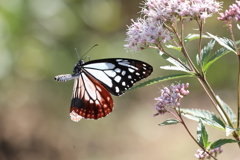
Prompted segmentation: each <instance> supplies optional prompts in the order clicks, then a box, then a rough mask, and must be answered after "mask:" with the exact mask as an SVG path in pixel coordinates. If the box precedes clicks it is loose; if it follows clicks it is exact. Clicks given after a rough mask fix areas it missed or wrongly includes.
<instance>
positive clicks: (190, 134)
mask: <svg viewBox="0 0 240 160" xmlns="http://www.w3.org/2000/svg"><path fill="white" fill-rule="evenodd" d="M178 115H179V118H180V119H181V123H182V125H183V126H184V128H185V129H186V131H187V132H188V134H189V136H190V137H191V138H192V139H193V141H195V143H197V145H198V146H199V147H200V148H201V149H202V150H203V151H204V152H206V153H207V154H208V155H209V156H211V157H212V158H213V159H215V160H217V159H216V158H215V157H214V156H213V155H211V154H210V153H209V152H208V151H207V150H206V149H205V148H204V147H203V146H201V145H200V144H199V143H198V141H197V140H196V139H195V138H194V137H193V135H192V133H191V132H190V131H189V129H188V127H187V126H186V124H185V122H184V120H183V118H182V115H181V112H180V109H179V113H178Z"/></svg>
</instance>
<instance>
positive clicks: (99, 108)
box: [54, 58, 153, 122]
mask: <svg viewBox="0 0 240 160" xmlns="http://www.w3.org/2000/svg"><path fill="white" fill-rule="evenodd" d="M152 71H153V67H152V66H151V65H149V64H147V63H145V62H142V61H139V60H135V59H126V58H109V59H98V60H92V61H88V62H86V63H84V61H83V60H79V62H78V63H77V64H76V65H75V67H74V69H73V74H63V75H58V76H55V78H54V79H55V80H56V81H62V82H66V81H68V80H72V79H74V86H73V93H72V100H71V106H70V116H71V119H72V120H73V121H75V122H78V121H79V120H81V119H82V118H86V119H94V120H96V119H99V118H102V117H105V116H106V115H108V114H109V113H111V112H112V110H113V99H112V97H111V94H112V95H115V96H120V95H122V94H123V93H124V91H126V90H128V89H129V88H130V87H132V86H133V85H134V83H136V82H137V81H140V80H141V79H143V78H146V77H148V76H149V75H150V74H151V73H152Z"/></svg>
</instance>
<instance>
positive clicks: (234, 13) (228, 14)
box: [218, 1, 240, 23]
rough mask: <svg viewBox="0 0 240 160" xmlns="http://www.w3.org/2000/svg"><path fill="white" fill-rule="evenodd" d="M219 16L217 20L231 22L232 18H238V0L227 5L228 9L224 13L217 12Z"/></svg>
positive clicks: (239, 15)
mask: <svg viewBox="0 0 240 160" xmlns="http://www.w3.org/2000/svg"><path fill="white" fill-rule="evenodd" d="M219 15H220V16H221V17H218V20H221V21H224V22H226V23H228V22H231V21H232V20H235V21H239V20H240V1H236V4H232V5H230V6H229V10H226V11H225V14H224V13H219Z"/></svg>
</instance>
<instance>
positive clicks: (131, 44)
mask: <svg viewBox="0 0 240 160" xmlns="http://www.w3.org/2000/svg"><path fill="white" fill-rule="evenodd" d="M220 9H221V3H220V2H217V1H216V0H145V1H144V5H143V7H142V10H141V14H142V15H143V17H144V18H138V20H137V21H134V20H132V22H133V23H132V25H131V26H128V31H127V38H126V40H125V41H126V42H127V44H126V45H124V47H125V48H126V50H128V51H137V50H141V49H144V48H147V47H149V45H151V44H159V43H165V42H167V41H169V40H171V39H173V38H172V34H173V31H172V30H171V27H169V26H171V24H175V23H176V22H177V21H178V20H179V19H180V18H182V19H188V20H192V19H196V20H199V19H203V20H204V19H205V18H207V17H210V16H212V14H213V13H215V12H218V11H219V10H220Z"/></svg>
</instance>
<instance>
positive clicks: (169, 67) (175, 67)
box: [160, 66, 194, 74]
mask: <svg viewBox="0 0 240 160" xmlns="http://www.w3.org/2000/svg"><path fill="white" fill-rule="evenodd" d="M160 68H161V69H164V70H172V71H173V70H174V71H183V72H187V73H192V74H194V72H190V71H189V70H186V69H185V68H182V67H178V66H161V67H160Z"/></svg>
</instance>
